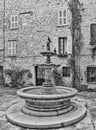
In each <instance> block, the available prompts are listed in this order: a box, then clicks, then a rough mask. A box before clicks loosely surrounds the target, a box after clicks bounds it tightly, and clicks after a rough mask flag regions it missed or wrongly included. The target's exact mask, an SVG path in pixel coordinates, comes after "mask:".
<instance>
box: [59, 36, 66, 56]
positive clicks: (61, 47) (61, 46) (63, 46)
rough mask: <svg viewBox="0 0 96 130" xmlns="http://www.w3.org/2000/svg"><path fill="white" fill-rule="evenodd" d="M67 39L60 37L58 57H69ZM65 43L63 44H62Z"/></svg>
mask: <svg viewBox="0 0 96 130" xmlns="http://www.w3.org/2000/svg"><path fill="white" fill-rule="evenodd" d="M67 40H68V39H67V37H58V50H59V51H58V52H59V53H58V56H65V55H67V50H66V48H67ZM61 41H63V44H61V43H62V42H61Z"/></svg>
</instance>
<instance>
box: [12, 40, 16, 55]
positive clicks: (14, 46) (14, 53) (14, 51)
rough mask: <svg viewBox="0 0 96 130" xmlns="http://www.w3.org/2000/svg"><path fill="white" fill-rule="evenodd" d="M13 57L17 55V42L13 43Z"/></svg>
mask: <svg viewBox="0 0 96 130" xmlns="http://www.w3.org/2000/svg"><path fill="white" fill-rule="evenodd" d="M12 55H14V56H15V55H16V41H13V44H12Z"/></svg>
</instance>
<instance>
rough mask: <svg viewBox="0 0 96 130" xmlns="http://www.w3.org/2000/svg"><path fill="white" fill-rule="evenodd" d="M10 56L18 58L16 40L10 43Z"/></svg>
mask: <svg viewBox="0 0 96 130" xmlns="http://www.w3.org/2000/svg"><path fill="white" fill-rule="evenodd" d="M8 56H16V40H14V41H9V42H8Z"/></svg>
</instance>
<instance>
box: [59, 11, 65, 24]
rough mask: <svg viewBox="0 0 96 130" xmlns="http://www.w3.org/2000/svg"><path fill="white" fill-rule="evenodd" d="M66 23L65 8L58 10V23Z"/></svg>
mask: <svg viewBox="0 0 96 130" xmlns="http://www.w3.org/2000/svg"><path fill="white" fill-rule="evenodd" d="M66 24H67V10H60V11H59V12H58V25H59V26H64V25H66Z"/></svg>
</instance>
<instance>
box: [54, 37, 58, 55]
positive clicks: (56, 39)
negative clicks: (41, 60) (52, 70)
mask: <svg viewBox="0 0 96 130" xmlns="http://www.w3.org/2000/svg"><path fill="white" fill-rule="evenodd" d="M54 49H55V50H56V53H57V54H58V52H59V48H58V37H54V38H53V51H54Z"/></svg>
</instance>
